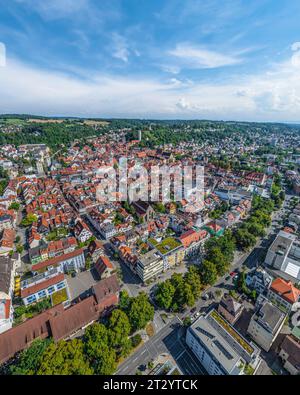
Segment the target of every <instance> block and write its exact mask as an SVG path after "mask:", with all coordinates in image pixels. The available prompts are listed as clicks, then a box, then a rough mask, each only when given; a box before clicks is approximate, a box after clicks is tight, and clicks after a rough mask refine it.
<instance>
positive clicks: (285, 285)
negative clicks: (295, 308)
mask: <svg viewBox="0 0 300 395" xmlns="http://www.w3.org/2000/svg"><path fill="white" fill-rule="evenodd" d="M271 290H272V291H274V292H276V293H277V294H278V295H280V296H281V297H282V298H283V299H285V300H286V301H287V302H289V303H291V304H294V303H296V302H298V299H299V297H300V290H299V289H297V288H296V287H294V285H293V284H292V282H291V281H285V280H283V279H282V278H276V280H274V281H273V282H272V285H271Z"/></svg>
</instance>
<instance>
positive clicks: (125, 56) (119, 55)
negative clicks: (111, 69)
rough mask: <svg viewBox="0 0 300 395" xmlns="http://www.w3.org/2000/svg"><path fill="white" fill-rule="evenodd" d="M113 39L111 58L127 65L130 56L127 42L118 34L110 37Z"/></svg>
mask: <svg viewBox="0 0 300 395" xmlns="http://www.w3.org/2000/svg"><path fill="white" fill-rule="evenodd" d="M112 38H113V40H112V41H113V52H112V56H113V57H114V58H116V59H120V60H122V61H123V62H125V63H127V62H128V60H129V56H130V53H131V52H130V50H129V45H128V43H127V40H126V39H125V38H124V37H122V36H121V35H120V34H118V33H114V34H113V35H112Z"/></svg>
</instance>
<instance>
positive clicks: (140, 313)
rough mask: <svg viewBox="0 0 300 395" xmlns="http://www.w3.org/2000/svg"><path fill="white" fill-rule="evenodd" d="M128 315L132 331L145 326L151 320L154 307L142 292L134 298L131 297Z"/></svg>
mask: <svg viewBox="0 0 300 395" xmlns="http://www.w3.org/2000/svg"><path fill="white" fill-rule="evenodd" d="M128 317H129V320H130V324H131V326H132V329H133V331H136V330H138V329H143V328H145V327H146V325H147V323H148V322H149V321H152V320H153V317H154V307H153V306H152V305H151V303H150V302H149V300H148V297H147V295H146V294H145V293H144V292H142V293H140V294H139V296H137V297H136V298H132V301H131V304H130V308H129V312H128Z"/></svg>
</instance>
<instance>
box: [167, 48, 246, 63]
mask: <svg viewBox="0 0 300 395" xmlns="http://www.w3.org/2000/svg"><path fill="white" fill-rule="evenodd" d="M168 54H169V55H171V56H173V57H175V58H176V59H178V60H179V61H180V63H179V65H178V66H181V67H182V68H191V69H212V68H217V67H223V66H232V65H235V64H238V63H241V62H242V59H241V58H239V57H238V56H235V55H232V56H229V55H224V54H222V53H219V52H215V51H211V50H208V49H205V48H200V47H195V46H193V45H191V44H184V43H183V44H178V45H177V46H176V48H175V49H173V50H170V51H169V52H168Z"/></svg>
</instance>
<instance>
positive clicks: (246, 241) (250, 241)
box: [235, 228, 256, 251]
mask: <svg viewBox="0 0 300 395" xmlns="http://www.w3.org/2000/svg"><path fill="white" fill-rule="evenodd" d="M235 238H236V243H237V245H238V247H239V248H241V249H242V250H244V251H246V250H248V249H249V248H250V247H253V246H255V244H256V237H255V236H254V235H253V234H251V233H249V232H248V231H247V229H243V228H239V229H237V231H236V232H235Z"/></svg>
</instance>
